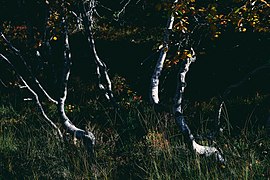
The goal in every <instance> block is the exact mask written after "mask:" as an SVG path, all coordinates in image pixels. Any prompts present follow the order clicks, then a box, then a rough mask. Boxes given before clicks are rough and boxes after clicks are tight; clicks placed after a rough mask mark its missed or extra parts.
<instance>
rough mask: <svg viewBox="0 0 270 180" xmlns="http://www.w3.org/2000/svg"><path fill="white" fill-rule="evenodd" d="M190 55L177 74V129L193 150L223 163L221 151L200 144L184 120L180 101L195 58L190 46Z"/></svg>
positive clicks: (175, 111)
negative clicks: (187, 75) (212, 156)
mask: <svg viewBox="0 0 270 180" xmlns="http://www.w3.org/2000/svg"><path fill="white" fill-rule="evenodd" d="M191 55H192V56H191V57H190V58H187V59H186V60H184V61H183V62H182V64H181V66H180V71H179V74H178V82H177V90H176V94H175V98H174V114H175V119H176V123H177V125H178V126H179V129H180V130H181V132H182V133H183V134H184V136H185V140H186V141H189V142H190V143H191V145H192V147H193V149H194V150H195V152H196V153H198V154H201V155H205V156H211V155H214V156H215V158H216V159H217V161H219V162H221V163H224V162H225V160H224V158H223V156H222V154H221V152H220V151H219V150H218V149H217V148H215V147H209V146H202V145H199V144H198V143H197V142H196V141H195V139H194V136H193V134H192V133H191V131H190V129H189V127H188V125H187V124H186V122H185V118H184V116H183V108H182V102H183V93H184V90H185V87H186V82H185V79H186V74H187V72H188V71H189V68H190V65H191V63H192V62H194V61H195V60H196V55H195V52H194V50H193V49H192V48H191Z"/></svg>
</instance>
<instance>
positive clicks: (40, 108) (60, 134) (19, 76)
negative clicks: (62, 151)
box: [0, 54, 63, 139]
mask: <svg viewBox="0 0 270 180" xmlns="http://www.w3.org/2000/svg"><path fill="white" fill-rule="evenodd" d="M0 57H1V59H2V60H5V61H6V62H7V63H8V64H9V65H10V66H11V67H12V69H14V71H15V72H16V75H17V76H18V78H19V79H20V80H21V81H22V83H23V84H24V87H25V88H27V89H28V90H29V91H30V93H31V94H32V95H33V96H34V97H35V100H36V103H37V105H38V108H39V110H40V112H41V114H42V116H43V117H44V118H45V119H46V121H47V122H48V123H49V124H50V125H51V126H52V127H53V128H54V129H55V130H56V131H57V133H58V135H59V137H60V138H61V139H62V138H63V135H62V133H61V131H60V129H59V128H58V127H57V126H56V124H55V123H54V122H53V121H52V120H51V119H50V118H49V117H48V116H47V115H46V113H45V111H44V109H43V107H42V105H41V103H40V101H39V97H38V95H37V93H36V92H35V91H34V90H33V89H32V88H31V87H30V86H29V85H28V84H27V82H26V81H25V80H24V78H23V77H22V76H21V75H20V74H19V73H18V71H17V70H16V68H15V67H14V66H13V64H12V63H11V62H10V61H9V60H8V59H7V57H5V56H4V55H3V54H0Z"/></svg>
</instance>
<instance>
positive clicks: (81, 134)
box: [57, 17, 95, 150]
mask: <svg viewBox="0 0 270 180" xmlns="http://www.w3.org/2000/svg"><path fill="white" fill-rule="evenodd" d="M62 24H63V25H64V27H63V41H64V42H63V43H64V49H63V60H64V66H63V73H62V81H61V85H60V97H59V99H58V104H57V107H58V112H59V115H60V118H61V120H62V122H63V124H64V125H65V127H66V128H67V131H68V132H70V133H72V134H73V135H74V137H75V138H77V139H82V140H83V141H84V142H85V143H86V144H87V145H88V148H89V150H92V148H93V145H94V144H95V137H94V135H93V134H92V133H91V132H89V131H86V130H82V129H80V128H77V127H76V126H75V125H74V124H73V123H72V122H71V120H70V119H69V118H68V116H67V115H66V113H65V101H66V98H67V90H68V88H67V84H68V79H69V75H70V66H71V64H72V62H71V51H70V46H69V36H68V29H67V23H66V19H65V17H62Z"/></svg>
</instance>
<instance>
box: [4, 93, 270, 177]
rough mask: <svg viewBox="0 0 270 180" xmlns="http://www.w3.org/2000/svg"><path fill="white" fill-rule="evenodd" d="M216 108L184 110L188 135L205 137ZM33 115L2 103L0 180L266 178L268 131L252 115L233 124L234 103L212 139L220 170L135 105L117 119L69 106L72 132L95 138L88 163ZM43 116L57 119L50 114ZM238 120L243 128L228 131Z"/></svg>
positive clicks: (108, 112) (171, 126)
mask: <svg viewBox="0 0 270 180" xmlns="http://www.w3.org/2000/svg"><path fill="white" fill-rule="evenodd" d="M238 102H239V101H238ZM240 104H241V103H240ZM191 105H192V104H191ZM215 106H216V102H215V101H209V102H205V103H201V104H200V105H199V108H198V109H196V108H197V107H198V105H197V106H196V107H195V106H193V108H190V109H186V112H187V119H188V121H189V123H191V121H196V119H197V120H199V121H200V124H199V125H198V126H196V127H192V128H193V131H194V132H198V133H202V134H204V133H207V132H208V131H209V127H211V126H209V123H210V124H211V121H212V119H213V118H212V117H211V115H210V114H212V113H213V109H215ZM34 107H35V105H34V104H31V103H30V104H28V105H26V106H23V107H17V106H14V105H12V104H8V103H3V105H2V106H1V108H0V117H1V119H0V125H1V128H0V159H1V163H0V168H1V171H0V176H1V179H10V178H17V179H21V178H25V179H166V180H167V179H269V178H270V166H269V164H270V156H269V153H270V140H269V137H268V135H267V131H266V129H265V128H264V126H263V125H256V126H255V125H254V124H253V123H252V122H254V121H258V118H259V117H258V116H256V115H255V114H256V113H255V112H251V111H249V112H247V113H246V114H245V115H243V116H236V117H235V116H234V113H233V112H232V109H233V108H232V107H235V102H230V103H229V104H228V107H227V109H226V110H225V111H224V113H223V122H225V123H224V131H223V133H222V134H220V136H218V137H217V138H216V139H215V142H216V144H215V145H217V146H218V147H219V148H221V149H222V150H223V153H224V155H225V158H226V164H225V165H223V164H218V163H217V162H216V161H215V160H214V158H213V157H210V158H206V157H203V156H198V155H196V154H194V152H193V151H192V150H190V149H189V147H188V146H187V144H186V143H185V142H184V141H183V137H182V135H181V134H180V133H179V130H178V129H177V127H176V125H175V123H174V118H173V117H172V116H171V114H170V113H166V112H156V111H155V110H154V109H153V107H152V106H151V105H148V104H147V103H144V102H142V101H135V100H134V98H131V99H127V100H125V101H122V102H121V103H120V104H119V107H120V109H121V110H120V111H115V110H114V109H113V108H110V107H109V106H105V105H104V104H102V103H100V102H98V101H95V100H91V102H90V101H89V103H87V105H84V106H82V105H79V104H74V105H73V107H72V111H68V113H69V116H70V117H72V119H73V120H74V121H75V123H76V124H78V125H79V126H85V127H86V128H89V129H90V130H91V131H93V133H94V134H95V136H96V138H97V142H96V143H97V144H96V146H95V151H94V154H92V155H89V154H87V151H86V148H85V147H84V145H83V143H82V142H80V141H77V142H74V141H73V138H72V136H71V137H67V139H66V141H65V142H64V143H63V142H61V141H59V140H58V139H57V138H56V136H55V132H54V131H53V130H52V129H51V128H50V126H49V125H45V126H44V125H43V126H42V124H41V122H43V120H42V118H41V117H40V116H39V115H38V114H37V113H36V111H35V108H34ZM47 110H48V111H49V113H50V115H51V116H53V117H57V116H56V115H55V114H56V112H55V110H56V109H55V107H54V106H48V107H47ZM67 110H68V109H67ZM56 120H57V119H56ZM237 120H238V121H241V122H243V123H242V124H244V125H243V126H240V125H239V123H234V122H235V121H237ZM195 124H196V123H195ZM201 143H202V144H207V143H210V142H208V141H206V140H202V141H201Z"/></svg>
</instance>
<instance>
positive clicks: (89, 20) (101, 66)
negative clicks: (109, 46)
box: [79, 0, 113, 100]
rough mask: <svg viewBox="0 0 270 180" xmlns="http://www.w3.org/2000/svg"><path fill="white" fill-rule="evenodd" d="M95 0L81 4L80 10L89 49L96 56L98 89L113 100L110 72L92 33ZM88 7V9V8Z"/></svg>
mask: <svg viewBox="0 0 270 180" xmlns="http://www.w3.org/2000/svg"><path fill="white" fill-rule="evenodd" d="M95 3H96V2H95V0H90V1H89V2H87V3H85V2H80V3H79V4H80V5H79V6H80V7H79V9H80V11H81V14H82V20H83V21H82V23H83V26H84V30H85V34H86V36H87V41H88V45H89V49H90V51H91V52H92V54H93V55H94V61H95V63H96V73H97V76H98V87H99V89H100V90H102V91H104V94H105V97H106V98H107V99H108V100H113V93H112V84H111V80H110V77H109V75H108V70H107V66H106V64H105V63H104V62H103V61H102V60H101V59H100V58H99V56H98V54H97V51H96V45H95V40H94V36H93V32H92V26H93V24H94V19H93V12H94V9H95ZM87 5H88V7H86V6H87Z"/></svg>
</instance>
